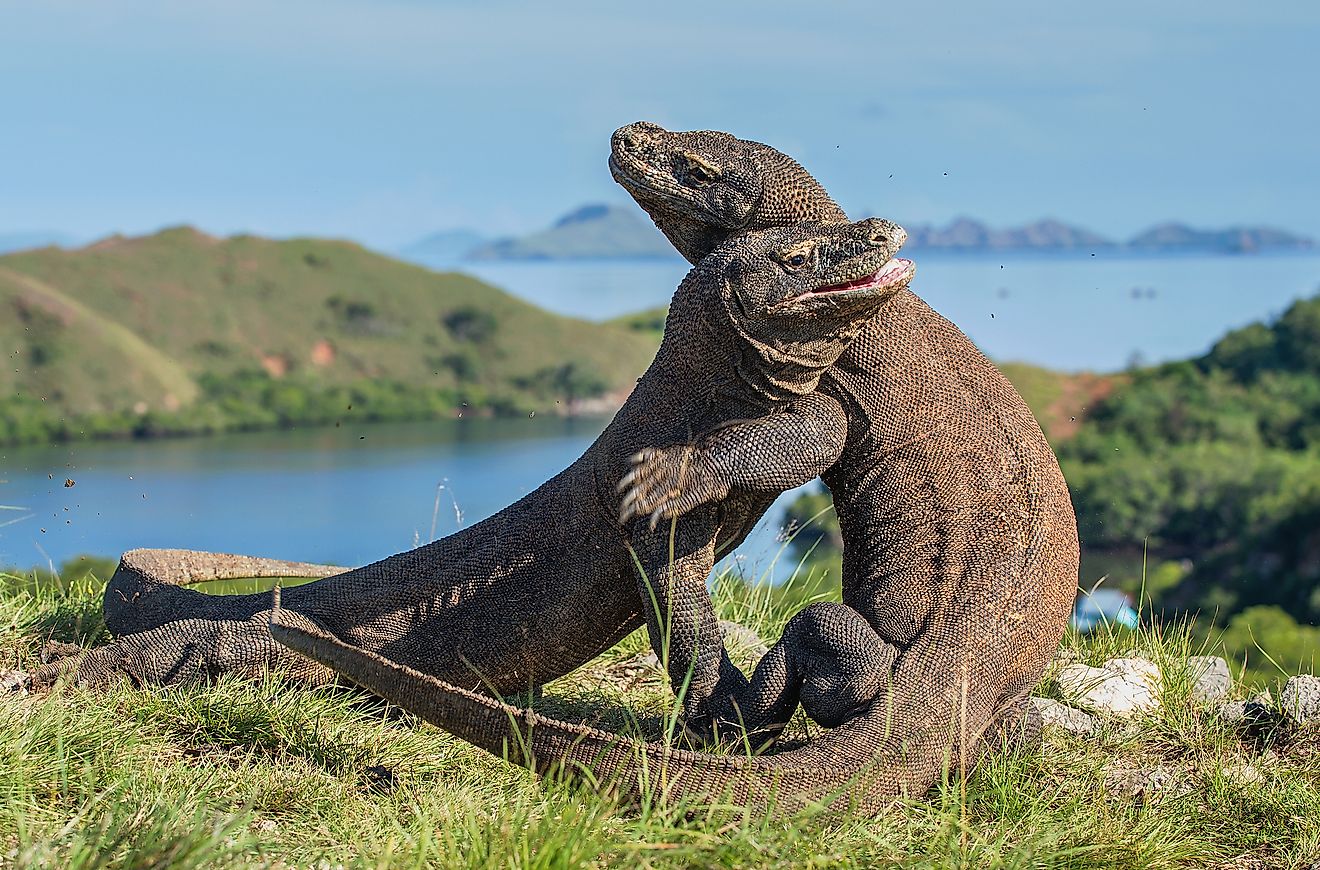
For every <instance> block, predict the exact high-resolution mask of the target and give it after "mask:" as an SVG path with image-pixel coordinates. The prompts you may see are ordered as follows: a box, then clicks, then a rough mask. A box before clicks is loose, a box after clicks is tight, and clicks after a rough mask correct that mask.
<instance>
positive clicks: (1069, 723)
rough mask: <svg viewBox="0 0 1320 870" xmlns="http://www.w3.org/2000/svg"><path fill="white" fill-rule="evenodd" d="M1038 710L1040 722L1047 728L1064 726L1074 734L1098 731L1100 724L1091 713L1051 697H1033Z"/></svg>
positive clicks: (1063, 727) (1064, 728)
mask: <svg viewBox="0 0 1320 870" xmlns="http://www.w3.org/2000/svg"><path fill="white" fill-rule="evenodd" d="M1031 703H1033V704H1035V705H1036V712H1038V713H1040V722H1041V724H1042V725H1044V726H1045V727H1046V728H1062V729H1063V730H1064V731H1069V732H1071V733H1073V734H1080V735H1082V736H1089V735H1091V734H1094V733H1095V732H1096V729H1097V728H1098V727H1099V724H1098V723H1097V722H1096V721H1095V717H1094V716H1092V715H1091V714H1090V713H1084V712H1082V711H1081V710H1078V709H1077V708H1075V707H1069V706H1068V705H1067V704H1060V703H1059V702H1058V701H1055V700H1053V699H1051V698H1032V699H1031Z"/></svg>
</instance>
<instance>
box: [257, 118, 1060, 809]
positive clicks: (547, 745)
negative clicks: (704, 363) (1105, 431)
mask: <svg viewBox="0 0 1320 870" xmlns="http://www.w3.org/2000/svg"><path fill="white" fill-rule="evenodd" d="M611 168H612V170H613V172H614V174H615V177H616V178H618V179H619V180H620V181H621V182H622V183H623V184H624V186H625V187H626V188H627V189H628V190H629V192H630V193H632V194H633V195H634V196H635V197H636V198H637V200H638V201H639V203H641V204H642V205H643V207H644V208H646V210H647V211H648V213H650V214H651V215H652V216H653V217H654V218H655V220H656V223H657V225H658V226H659V227H660V228H661V230H663V231H664V232H665V233H666V235H668V236H669V238H670V239H671V241H673V242H674V244H675V245H676V247H678V249H679V250H680V252H682V253H683V254H684V256H686V257H687V258H688V259H689V260H691V261H693V262H697V261H699V260H700V259H701V258H702V257H703V256H706V255H708V254H709V253H710V248H711V246H712V245H714V244H716V243H718V242H719V240H720V239H721V238H726V239H735V240H736V239H738V238H740V237H742V235H743V234H745V233H749V232H754V231H758V230H761V231H763V228H764V227H766V226H767V225H770V226H773V225H776V224H784V223H791V222H793V221H798V220H825V221H843V220H845V217H844V215H843V212H842V211H841V210H840V209H839V208H838V206H837V205H835V204H834V202H833V201H832V200H831V199H830V198H829V196H828V195H827V194H826V193H825V191H824V190H823V189H822V188H821V187H820V186H819V184H818V183H816V182H815V180H814V179H812V178H811V176H810V175H808V174H807V173H806V171H805V170H803V169H802V168H801V167H800V166H799V165H798V164H796V163H794V162H793V161H792V160H791V159H789V158H787V157H786V156H784V155H782V154H780V153H779V152H777V151H774V150H773V149H771V148H768V147H767V146H764V145H760V144H759V143H752V142H745V141H742V140H739V139H736V138H734V137H732V136H729V135H727V134H724V133H717V132H706V131H703V132H694V133H669V132H667V131H664V130H662V129H661V128H659V127H657V126H655V125H652V124H645V123H639V124H634V125H630V126H628V127H624V128H622V129H620V130H619V131H618V132H616V134H615V136H614V142H613V153H612V156H611ZM725 244H728V242H727V241H726V242H725ZM807 259H808V261H809V260H810V255H808V257H807ZM703 262H704V261H703ZM827 400H828V401H827ZM818 401H819V402H820V403H821V404H820V406H819V407H818V408H817V409H816V411H815V413H817V414H823V415H824V416H825V417H826V418H832V419H834V420H835V421H837V422H836V425H838V426H840V430H839V431H836V432H832V433H830V434H829V435H828V436H826V437H827V438H828V439H829V440H831V441H833V440H837V439H842V440H843V441H844V443H845V446H844V449H843V452H842V454H841V455H840V457H839V459H838V461H837V462H836V463H834V464H833V465H832V466H827V465H826V464H822V465H820V466H819V468H818V470H819V471H820V472H822V473H823V477H824V479H825V481H826V483H828V484H829V485H830V488H831V490H832V491H833V493H834V496H835V504H836V509H837V511H838V515H839V520H840V524H841V527H842V531H843V535H844V541H845V552H844V570H843V598H844V602H845V604H844V605H843V606H840V605H830V604H818V605H813V606H811V607H809V608H806V609H805V610H804V611H803V612H802V613H800V614H799V615H798V616H797V617H795V618H794V619H793V620H792V621H791V622H790V623H789V626H788V628H787V629H786V631H785V637H784V639H783V640H781V642H780V643H779V644H776V646H775V648H774V649H772V651H771V652H770V653H768V654H767V655H766V657H765V658H764V659H763V660H762V662H761V664H760V665H759V666H758V668H757V671H756V674H755V675H754V677H753V679H752V681H751V685H750V686H748V687H746V688H744V687H743V686H742V685H740V684H734V683H730V684H729V686H730V687H731V688H735V691H734V693H733V694H732V695H729V696H726V695H722V694H717V695H716V697H714V698H713V699H711V702H710V704H711V706H712V707H713V708H714V713H715V716H716V718H717V719H721V718H729V719H733V720H741V722H742V724H745V725H747V726H749V727H752V728H762V729H764V730H766V731H768V732H769V733H770V734H771V735H773V733H774V732H775V731H776V730H777V729H778V727H780V726H781V725H782V722H783V721H785V720H786V718H787V716H788V714H789V713H791V711H792V707H793V705H794V703H795V701H796V699H797V697H798V695H799V693H800V696H801V700H802V703H803V706H804V708H805V709H806V710H807V712H808V713H809V714H810V715H812V716H813V717H814V718H816V719H817V721H820V722H822V724H827V725H838V726H839V727H837V728H836V729H835V730H834V731H832V732H830V733H829V734H828V735H826V736H825V737H822V738H820V739H818V740H817V741H815V742H814V743H812V744H809V745H808V746H807V747H806V748H804V749H801V750H796V751H793V752H787V753H783V754H779V755H769V756H762V757H759V758H733V757H725V756H713V755H703V754H695V753H684V752H678V751H674V750H670V749H669V748H668V747H665V746H660V745H654V744H640V743H637V742H634V741H628V740H625V739H623V738H620V737H618V736H616V735H610V734H606V733H604V732H600V731H595V730H592V729H586V728H581V727H578V726H573V725H568V724H565V723H560V722H553V721H551V720H547V719H545V718H543V717H539V716H537V715H536V714H534V713H531V712H530V711H518V710H514V709H513V708H510V707H506V706H502V705H499V704H498V702H495V701H492V700H489V699H484V698H480V697H477V696H474V695H471V694H469V693H464V692H461V691H458V690H456V689H455V688H454V687H449V686H445V685H444V684H443V683H441V682H439V681H436V680H433V679H430V678H427V677H424V676H423V675H421V674H417V673H415V672H410V671H408V670H407V669H406V668H401V667H399V666H398V665H396V664H394V663H392V662H389V661H385V660H383V659H381V658H380V657H379V656H373V655H371V654H369V653H365V652H363V651H360V650H354V649H352V648H351V647H348V646H347V645H344V644H342V643H339V642H338V641H336V640H335V639H334V638H331V637H328V636H326V635H324V634H322V633H314V632H306V631H302V630H300V629H299V628H298V627H297V626H293V625H289V626H288V627H283V628H281V627H277V628H276V629H275V630H276V632H277V638H278V639H279V640H281V641H282V642H285V643H289V644H290V645H292V646H294V647H295V648H297V649H299V650H300V651H301V652H303V653H305V654H308V655H309V656H311V657H312V658H314V659H317V660H319V661H321V662H323V663H325V664H328V665H330V666H331V667H333V668H335V669H336V670H338V671H340V672H342V673H344V674H346V675H348V676H349V677H350V678H352V679H354V680H355V681H357V682H359V683H361V684H363V685H364V686H366V687H368V688H370V689H372V690H373V691H376V692H378V693H380V694H382V695H384V696H385V697H388V698H391V699H392V700H395V701H396V702H398V703H400V704H402V705H403V706H405V707H407V708H409V709H412V710H414V711H415V712H417V713H419V714H420V715H422V716H423V717H424V718H427V719H428V720H429V721H431V722H433V723H435V724H438V725H440V726H442V727H444V728H446V729H448V730H450V731H453V732H454V733H455V734H458V735H459V736H461V737H464V738H466V739H468V740H470V741H472V742H473V743H476V744H477V745H479V746H482V747H484V748H486V749H488V750H490V751H492V752H495V753H497V754H499V753H505V754H507V755H508V756H509V757H510V758H511V760H514V761H517V762H520V763H523V764H526V765H529V766H533V767H537V768H538V769H550V768H554V767H555V766H557V765H560V764H567V765H568V766H569V768H570V769H573V768H587V769H590V770H591V771H592V772H593V775H594V776H595V777H597V778H600V779H609V780H613V781H615V782H616V783H617V784H618V785H619V786H620V787H621V788H622V789H623V790H624V791H625V792H633V793H636V792H640V791H643V790H645V789H647V788H648V787H651V788H654V787H655V782H654V778H655V776H656V775H657V772H660V771H663V776H664V777H665V779H666V783H667V784H668V785H669V786H672V787H674V788H677V789H678V790H680V791H681V792H684V793H688V794H697V795H700V796H703V797H708V798H720V797H721V796H726V795H731V796H732V797H734V798H735V799H737V800H739V801H742V802H763V801H765V800H767V799H768V797H769V796H770V795H771V793H776V794H777V795H778V796H779V799H780V800H789V801H790V802H793V801H800V800H812V801H817V800H824V801H827V802H830V801H833V802H835V803H838V802H844V803H848V802H851V803H853V804H859V805H860V806H861V807H862V808H864V809H867V810H874V809H877V808H879V807H881V806H884V805H886V804H887V803H888V802H889V801H891V800H892V799H893V797H894V796H896V795H897V794H899V793H903V792H908V793H913V792H921V791H924V790H925V789H926V788H928V787H929V786H930V785H931V784H932V783H933V782H934V781H935V779H936V778H937V777H938V775H939V772H940V770H941V767H942V766H944V765H946V764H950V763H953V764H962V765H965V764H967V763H969V762H971V761H973V760H974V759H975V756H976V754H977V752H979V751H980V750H981V749H982V748H984V747H985V745H986V741H983V740H981V739H980V738H981V736H982V735H983V734H985V733H986V732H987V731H991V729H994V728H996V726H998V728H999V729H1004V730H1007V728H1008V727H1009V725H1010V724H1012V723H1023V722H1025V721H1026V720H1029V719H1030V718H1032V714H1033V713H1034V709H1033V708H1032V707H1031V706H1030V704H1029V701H1028V697H1029V692H1030V690H1031V688H1032V687H1033V686H1034V685H1035V684H1036V682H1037V681H1038V680H1039V678H1040V675H1041V673H1042V671H1043V670H1044V667H1045V665H1046V664H1047V663H1048V661H1049V660H1050V658H1051V657H1052V655H1053V653H1054V652H1055V650H1056V649H1057V647H1058V642H1059V638H1060V636H1061V634H1062V632H1063V628H1064V624H1065V622H1066V619H1067V613H1068V610H1069V608H1070V606H1071V603H1072V599H1073V595H1074V591H1075V588H1076V576H1077V560H1078V546H1077V531H1076V522H1075V518H1074V515H1073V510H1072V505H1071V502H1070V499H1069V496H1068V490H1067V487H1066V485H1065V483H1064V481H1063V477H1062V474H1061V473H1060V471H1059V468H1058V464H1057V462H1056V460H1055V458H1054V454H1053V452H1052V451H1051V450H1050V448H1049V446H1048V444H1047V443H1046V441H1045V438H1044V435H1043V434H1042V432H1041V430H1040V427H1039V426H1038V425H1037V423H1036V421H1035V420H1034V418H1033V417H1032V416H1031V413H1030V411H1029V410H1028V409H1027V408H1026V405H1025V404H1024V403H1023V402H1022V400H1021V398H1020V397H1019V396H1018V395H1017V393H1016V391H1015V390H1014V389H1013V388H1012V386H1011V385H1010V384H1009V383H1008V382H1007V380H1006V379H1005V378H1004V377H1003V376H1002V375H1001V374H1000V373H999V371H998V370H997V369H995V368H994V366H993V365H991V364H990V363H989V361H988V360H986V358H985V357H984V356H983V355H982V354H981V353H980V352H979V351H978V350H977V349H976V348H975V346H973V345H972V343H971V342H970V341H968V339H967V338H966V337H965V336H964V335H963V334H962V333H961V332H959V331H958V329H957V328H956V327H954V326H953V325H952V324H950V323H949V322H948V321H947V320H945V319H944V318H942V317H940V316H939V315H938V314H936V313H935V312H934V311H933V310H931V309H930V308H929V307H928V306H926V305H925V304H924V303H923V302H921V300H920V299H918V298H917V297H916V296H915V295H913V294H912V293H911V292H910V291H908V290H906V289H903V290H901V291H899V292H897V293H895V294H894V295H893V296H892V298H891V299H890V301H889V302H888V303H887V304H886V305H885V306H884V307H883V308H882V309H881V311H880V313H879V314H878V315H877V316H876V318H875V319H874V320H873V321H872V322H871V323H870V324H869V325H868V327H867V328H866V329H865V330H864V331H863V333H862V334H861V335H859V336H858V337H857V338H856V339H855V340H854V342H853V343H852V345H851V346H850V348H849V350H848V351H846V352H845V354H844V356H843V357H842V358H841V359H840V360H839V362H838V363H837V364H836V365H835V367H834V368H833V369H832V370H831V371H830V372H828V373H827V374H826V375H825V376H824V377H823V378H822V379H821V381H820V386H819V389H818ZM828 403H832V407H831V408H830V409H829V410H828V411H826V410H825V405H826V404H828ZM797 429H798V426H797V424H796V423H795V421H793V420H792V419H791V418H789V417H786V416H785V415H770V416H766V417H763V418H760V419H743V420H737V419H736V418H734V417H732V416H731V417H729V418H728V419H726V420H725V421H722V423H721V425H720V426H718V427H712V428H711V429H708V430H705V431H704V432H700V433H699V434H698V437H696V438H693V439H689V440H686V441H671V442H659V441H657V442H655V444H654V445H653V448H655V449H648V450H647V451H643V452H642V453H641V454H639V456H638V457H637V461H636V463H635V467H634V468H633V470H632V472H631V473H630V475H629V476H628V477H627V478H626V479H625V482H626V483H627V484H628V485H629V491H628V493H627V495H626V497H625V501H624V504H623V514H624V515H625V516H636V517H647V516H648V515H650V516H651V517H652V519H656V518H666V517H668V518H672V517H677V516H679V515H684V514H685V512H687V511H690V510H693V509H695V508H697V507H698V506H699V505H703V504H706V503H707V502H709V501H711V500H713V499H719V498H721V497H723V496H724V494H726V493H728V492H730V491H737V489H738V488H743V487H748V486H754V483H753V482H752V481H753V478H759V479H765V478H766V477H767V476H769V477H775V478H776V479H781V480H782V479H783V477H784V476H785V475H783V474H779V473H777V472H776V473H772V471H773V470H775V469H779V470H780V471H782V470H783V466H784V462H785V459H786V458H793V459H797V458H798V454H799V451H801V450H802V449H803V447H804V446H809V445H804V443H803V442H802V441H801V440H800V434H799V433H798V432H797ZM808 462H809V461H808ZM794 466H795V467H794V468H793V469H792V474H789V475H787V476H788V477H798V476H800V475H801V472H802V468H801V463H800V462H799V463H794ZM688 516H690V514H689V515H688ZM685 521H686V518H685V519H684V520H680V521H679V522H678V524H677V528H678V529H679V530H680V531H681V530H682V528H683V523H684V522H685ZM657 592H658V593H659V594H660V595H661V596H663V594H664V592H665V590H664V588H663V587H660V588H658V590H657ZM658 609H659V610H660V612H666V611H668V613H669V615H670V617H671V618H673V619H675V620H677V621H680V622H683V623H688V624H693V625H698V626H701V625H708V624H709V622H710V617H709V616H708V615H707V611H708V610H709V609H710V602H709V599H708V598H707V597H706V596H704V595H701V596H692V595H689V596H687V597H685V598H682V599H679V598H678V597H677V596H676V597H675V599H674V600H672V601H667V600H665V599H664V598H663V597H662V598H661V599H660V600H659V601H658ZM694 609H695V610H696V611H697V612H696V613H695V614H694V613H692V612H691V611H692V610H694ZM685 611H686V612H685ZM697 642H698V649H697V651H696V653H694V657H695V659H696V661H697V662H698V664H697V665H696V668H697V670H698V671H700V670H702V669H703V668H704V667H706V666H708V665H703V664H702V660H703V659H705V658H708V659H711V660H719V659H721V658H723V656H722V653H723V650H722V647H721V646H720V645H719V643H718V638H717V637H714V638H712V635H710V634H702V635H698V637H697ZM671 653H672V650H671ZM678 677H679V675H678V674H676V673H675V672H674V670H673V669H672V668H671V679H674V680H675V681H676V682H677V679H678ZM776 705H777V706H776ZM850 784H851V788H850V787H849V785H850Z"/></svg>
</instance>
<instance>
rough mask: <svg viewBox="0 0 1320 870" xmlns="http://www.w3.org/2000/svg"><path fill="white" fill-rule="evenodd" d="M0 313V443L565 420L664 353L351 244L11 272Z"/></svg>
mask: <svg viewBox="0 0 1320 870" xmlns="http://www.w3.org/2000/svg"><path fill="white" fill-rule="evenodd" d="M0 312H3V316H0V340H2V341H3V346H4V347H6V348H9V349H10V350H9V353H10V359H9V360H8V364H7V365H6V366H4V367H3V369H0V396H6V397H7V398H3V399H0V442H5V441H10V442H12V441H26V440H47V439H49V438H51V437H67V436H71V435H76V434H78V433H80V432H85V433H88V434H101V435H106V434H117V435H125V434H154V433H159V432H171V431H210V430H218V429H225V428H239V427H251V426H269V425H279V424H281V423H313V422H330V421H331V420H333V419H339V418H340V417H342V416H343V415H344V414H348V413H356V414H358V415H360V416H361V417H366V418H376V419H386V418H395V419H397V418H403V417H414V418H415V417H423V416H429V415H435V414H452V413H454V412H455V410H456V409H458V408H460V407H461V406H462V405H463V403H466V404H467V406H468V407H469V408H472V409H474V411H487V412H496V413H498V412H515V411H521V412H526V411H529V410H542V411H554V410H556V409H559V410H563V409H564V408H566V407H567V406H568V405H570V404H571V403H573V402H577V401H580V400H583V399H590V398H593V397H598V396H601V395H604V394H607V393H610V392H612V391H613V392H617V391H620V390H625V389H626V388H627V387H628V386H629V385H630V384H631V382H632V379H633V378H635V377H636V374H637V373H639V372H641V371H642V370H643V369H644V368H645V366H646V363H647V362H648V361H649V359H650V357H651V355H652V354H653V353H654V350H655V347H654V344H653V343H652V342H651V341H649V340H648V339H647V338H646V337H645V336H641V335H638V334H636V333H634V332H632V331H629V330H627V329H623V328H620V327H616V326H611V325H600V324H593V323H588V322H585V321H581V320H575V319H572V318H567V317H560V316H557V315H554V314H550V313H548V312H545V311H542V310H540V309H538V308H536V307H535V306H533V305H529V304H527V303H525V302H522V301H520V300H518V299H515V298H514V297H512V296H510V295H508V294H507V293H504V292H503V291H501V290H498V289H496V288H494V287H491V286H489V285H487V284H484V283H482V282H481V281H478V280H476V279H474V278H470V277H467V276H464V275H457V274H438V273H434V272H430V271H428V270H426V269H422V268H420V267H417V266H412V265H409V264H406V263H402V262H399V261H397V260H392V259H390V258H388V257H383V256H380V255H378V254H374V253H372V252H370V251H367V250H365V249H364V248H362V247H360V246H358V245H355V244H352V243H348V242H338V241H325V240H316V239H294V240H289V241H270V240H266V239H261V238H257V237H253V236H238V237H234V238H229V239H216V238H212V237H210V236H207V235H204V234H202V233H200V232H197V231H196V230H192V229H189V228H176V229H170V230H165V231H163V232H160V233H157V234H155V235H152V236H148V237H143V238H120V237H112V238H110V239H106V240H104V241H102V242H98V243H96V244H94V245H91V246H88V247H86V248H82V249H78V250H73V251H65V250H61V249H58V248H46V249H40V250H34V251H26V252H22V253H16V254H9V255H7V256H2V257H0ZM350 404H352V405H354V408H353V410H352V411H349V410H348V406H349V405H350Z"/></svg>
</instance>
